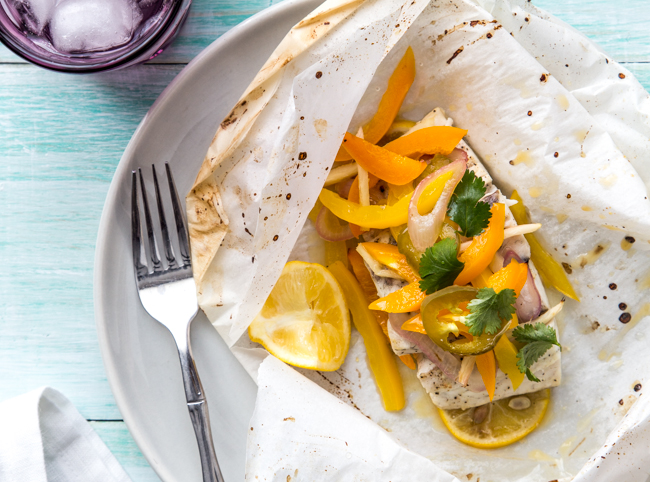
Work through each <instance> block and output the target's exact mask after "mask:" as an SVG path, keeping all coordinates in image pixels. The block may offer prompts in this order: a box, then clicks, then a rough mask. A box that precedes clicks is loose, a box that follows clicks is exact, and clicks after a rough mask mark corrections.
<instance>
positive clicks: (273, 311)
mask: <svg viewBox="0 0 650 482" xmlns="http://www.w3.org/2000/svg"><path fill="white" fill-rule="evenodd" d="M248 335H249V336H250V339H251V340H252V341H254V342H257V343H260V344H261V345H263V346H264V348H266V349H267V350H268V351H269V352H270V353H271V354H272V355H274V356H276V357H277V358H279V359H280V360H282V361H283V362H285V363H288V364H290V365H294V366H297V367H302V368H310V369H314V370H322V371H334V370H338V369H339V367H340V366H341V365H342V364H343V360H345V356H346V355H347V353H348V348H349V347H350V312H349V311H348V306H347V303H346V302H345V297H344V296H343V292H342V291H341V287H340V286H339V284H338V282H337V281H336V279H335V278H334V276H332V274H331V273H330V272H329V270H327V268H325V267H324V266H322V265H320V264H316V263H305V262H303V261H291V262H289V263H287V264H286V265H285V266H284V269H283V270H282V274H281V275H280V279H278V281H277V283H276V284H275V286H274V287H273V290H272V291H271V294H270V295H269V297H268V299H267V300H266V302H265V303H264V307H263V308H262V310H261V311H260V313H259V314H258V315H257V316H256V317H255V319H254V320H253V322H252V323H251V325H250V326H249V327H248Z"/></svg>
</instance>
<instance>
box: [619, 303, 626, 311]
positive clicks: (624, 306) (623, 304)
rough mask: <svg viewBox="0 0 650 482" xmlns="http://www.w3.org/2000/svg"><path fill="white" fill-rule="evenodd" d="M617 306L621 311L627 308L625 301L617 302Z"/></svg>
mask: <svg viewBox="0 0 650 482" xmlns="http://www.w3.org/2000/svg"><path fill="white" fill-rule="evenodd" d="M618 307H619V308H620V310H621V311H625V310H627V303H619V304H618Z"/></svg>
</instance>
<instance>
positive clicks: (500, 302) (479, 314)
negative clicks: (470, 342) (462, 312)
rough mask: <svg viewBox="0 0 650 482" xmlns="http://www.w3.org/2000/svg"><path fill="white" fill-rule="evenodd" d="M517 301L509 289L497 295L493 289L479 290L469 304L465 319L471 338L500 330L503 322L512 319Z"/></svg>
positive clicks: (492, 333) (513, 292)
mask: <svg viewBox="0 0 650 482" xmlns="http://www.w3.org/2000/svg"><path fill="white" fill-rule="evenodd" d="M516 300H517V296H516V295H515V291H514V290H511V289H510V288H506V289H503V290H501V291H499V292H498V293H497V292H496V291H494V289H493V288H481V289H480V290H478V293H477V294H476V298H475V299H473V300H472V301H470V302H469V304H468V305H467V308H469V315H467V316H466V317H465V325H467V326H468V327H469V332H470V334H472V335H473V336H481V335H482V334H483V332H485V333H487V334H488V335H494V334H495V333H497V332H498V331H499V330H500V329H501V324H502V323H503V321H509V320H511V319H512V314H513V313H514V312H515V307H514V306H512V305H513V304H514V302H515V301H516Z"/></svg>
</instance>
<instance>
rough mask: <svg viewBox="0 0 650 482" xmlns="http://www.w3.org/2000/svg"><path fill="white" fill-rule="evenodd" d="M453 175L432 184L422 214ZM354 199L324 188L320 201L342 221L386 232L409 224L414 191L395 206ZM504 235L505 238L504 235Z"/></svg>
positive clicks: (422, 203) (425, 194)
mask: <svg viewBox="0 0 650 482" xmlns="http://www.w3.org/2000/svg"><path fill="white" fill-rule="evenodd" d="M452 175H453V172H452V171H448V172H446V173H444V174H441V175H440V176H438V177H437V178H436V179H435V180H434V181H433V182H431V183H429V185H428V186H427V187H426V188H425V189H424V192H423V193H422V195H421V196H420V200H419V201H418V211H419V212H420V213H428V212H431V210H432V209H433V208H434V207H435V205H436V203H437V202H438V199H440V195H441V194H442V191H443V190H444V188H445V186H446V185H447V182H448V181H449V179H451V177H452ZM357 191H358V189H357ZM352 192H353V190H352V189H350V196H353V194H352ZM350 196H348V199H344V198H342V197H341V196H339V195H338V194H336V193H335V192H332V191H330V190H328V189H323V190H322V191H321V192H320V195H319V196H318V199H320V201H321V202H322V204H323V206H325V207H326V208H327V209H329V210H330V211H332V213H333V214H334V215H335V216H337V217H338V218H340V219H342V220H344V221H347V222H349V223H354V224H357V225H359V226H362V227H365V228H376V229H386V228H391V227H395V226H401V225H402V224H406V223H407V221H408V208H409V204H410V202H411V197H413V193H412V192H411V193H410V194H406V195H405V196H404V197H402V198H400V199H398V200H397V202H395V203H394V204H391V205H388V204H383V205H373V206H361V205H360V204H359V203H358V202H354V201H350ZM353 199H354V198H353ZM501 231H503V229H502V230H501ZM501 236H503V232H502V233H501Z"/></svg>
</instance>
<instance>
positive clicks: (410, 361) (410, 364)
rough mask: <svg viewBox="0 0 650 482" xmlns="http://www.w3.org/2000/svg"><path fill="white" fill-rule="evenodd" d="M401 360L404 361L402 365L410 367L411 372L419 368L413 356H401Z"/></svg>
mask: <svg viewBox="0 0 650 482" xmlns="http://www.w3.org/2000/svg"><path fill="white" fill-rule="evenodd" d="M399 359H400V360H402V363H404V365H406V366H407V367H409V368H410V369H411V370H415V369H416V368H417V367H416V366H415V360H414V359H413V356H412V355H401V356H400V357H399Z"/></svg>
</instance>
